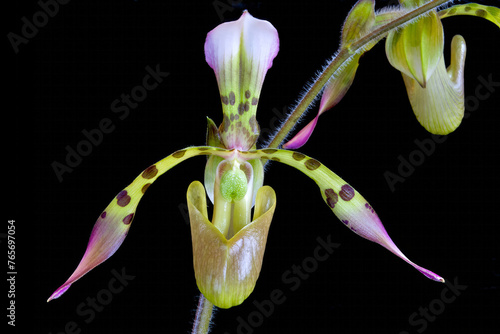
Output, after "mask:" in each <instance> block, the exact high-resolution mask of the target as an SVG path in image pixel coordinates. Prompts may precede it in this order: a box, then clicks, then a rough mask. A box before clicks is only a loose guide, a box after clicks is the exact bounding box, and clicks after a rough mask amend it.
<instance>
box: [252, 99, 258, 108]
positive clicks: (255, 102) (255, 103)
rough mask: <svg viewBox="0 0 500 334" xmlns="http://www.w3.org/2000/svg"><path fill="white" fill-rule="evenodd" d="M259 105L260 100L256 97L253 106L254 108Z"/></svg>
mask: <svg viewBox="0 0 500 334" xmlns="http://www.w3.org/2000/svg"><path fill="white" fill-rule="evenodd" d="M258 103H259V99H258V98H256V97H254V98H252V105H253V106H256V105H257V104H258Z"/></svg>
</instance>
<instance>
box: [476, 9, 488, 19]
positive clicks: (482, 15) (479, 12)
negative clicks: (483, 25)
mask: <svg viewBox="0 0 500 334" xmlns="http://www.w3.org/2000/svg"><path fill="white" fill-rule="evenodd" d="M476 15H477V16H479V17H486V16H488V13H486V11H485V10H484V9H478V10H476Z"/></svg>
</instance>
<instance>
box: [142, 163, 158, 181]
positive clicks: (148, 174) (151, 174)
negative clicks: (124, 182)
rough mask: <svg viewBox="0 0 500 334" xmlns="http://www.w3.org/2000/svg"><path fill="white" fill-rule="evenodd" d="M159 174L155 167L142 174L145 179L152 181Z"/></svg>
mask: <svg viewBox="0 0 500 334" xmlns="http://www.w3.org/2000/svg"><path fill="white" fill-rule="evenodd" d="M156 174H158V169H157V168H156V166H155V165H151V166H149V167H148V168H146V169H145V170H144V172H142V177H143V178H145V179H152V178H153V177H155V176H156Z"/></svg>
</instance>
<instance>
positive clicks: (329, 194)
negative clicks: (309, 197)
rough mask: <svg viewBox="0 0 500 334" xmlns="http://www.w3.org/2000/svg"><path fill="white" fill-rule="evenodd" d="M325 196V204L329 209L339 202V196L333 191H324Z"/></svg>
mask: <svg viewBox="0 0 500 334" xmlns="http://www.w3.org/2000/svg"><path fill="white" fill-rule="evenodd" d="M325 196H326V203H327V204H328V206H329V207H330V208H332V209H333V208H334V207H335V203H337V202H338V201H339V196H338V195H337V193H336V192H335V191H333V189H326V190H325Z"/></svg>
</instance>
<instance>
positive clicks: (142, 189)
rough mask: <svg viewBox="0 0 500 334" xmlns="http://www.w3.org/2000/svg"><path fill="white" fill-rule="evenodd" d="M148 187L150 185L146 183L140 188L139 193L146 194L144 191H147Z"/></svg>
mask: <svg viewBox="0 0 500 334" xmlns="http://www.w3.org/2000/svg"><path fill="white" fill-rule="evenodd" d="M150 185H151V183H146V184H145V185H143V186H142V188H141V191H142V193H143V194H144V193H145V192H146V190H148V188H149V186H150Z"/></svg>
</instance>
